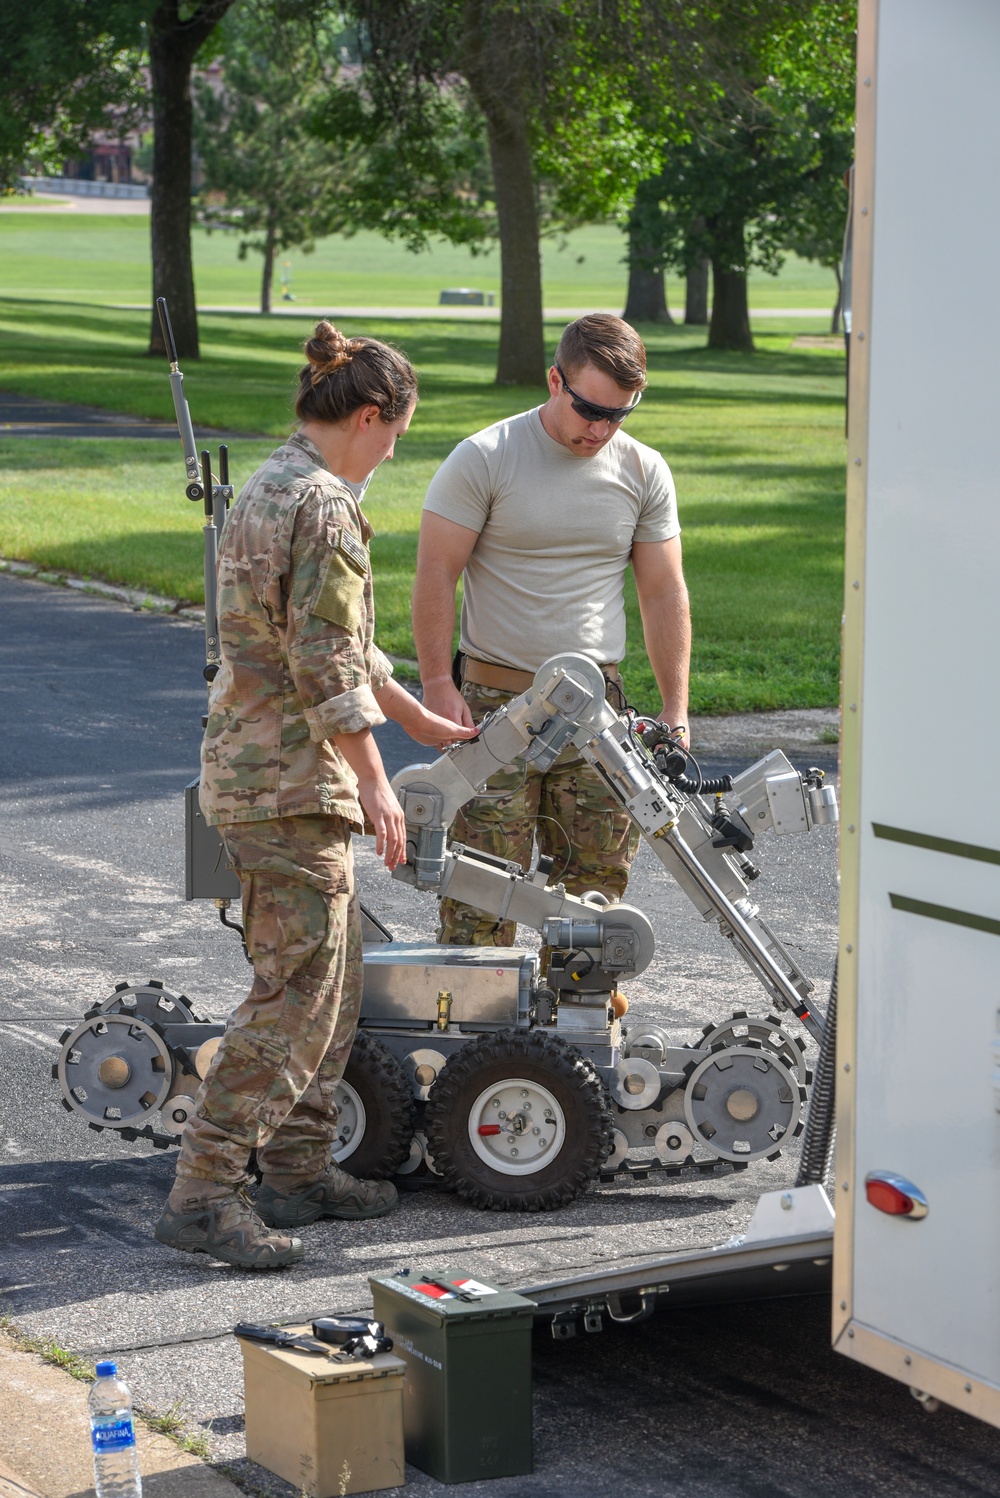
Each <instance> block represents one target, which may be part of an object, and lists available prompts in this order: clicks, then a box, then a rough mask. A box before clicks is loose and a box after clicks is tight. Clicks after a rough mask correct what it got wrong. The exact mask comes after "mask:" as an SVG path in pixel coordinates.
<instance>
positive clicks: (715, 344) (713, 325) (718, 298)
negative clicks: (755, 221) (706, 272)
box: [707, 219, 753, 354]
mask: <svg viewBox="0 0 1000 1498" xmlns="http://www.w3.org/2000/svg"><path fill="white" fill-rule="evenodd" d="M707 228H708V232H709V243H710V244H711V246H712V320H711V322H710V323H709V325H708V346H709V348H716V349H734V350H736V351H737V352H740V353H747V354H752V353H753V338H752V337H751V335H750V309H749V307H748V306H747V257H746V230H745V228H744V225H743V224H742V223H733V222H731V221H727V220H725V219H723V220H718V219H717V220H715V221H714V222H712V221H709V223H708V225H707Z"/></svg>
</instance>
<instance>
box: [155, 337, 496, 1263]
mask: <svg viewBox="0 0 1000 1498" xmlns="http://www.w3.org/2000/svg"><path fill="white" fill-rule="evenodd" d="M305 353H306V358H307V359H308V361H309V362H308V364H307V365H306V366H305V368H304V369H303V370H302V372H301V375H300V380H299V393H298V398H297V400H296V404H295V411H296V415H297V416H298V418H299V420H300V422H301V425H300V427H299V429H298V431H297V432H295V433H294V435H293V436H291V437H290V438H289V439H288V441H287V442H286V443H285V444H284V445H283V446H282V447H279V448H278V450H277V451H276V452H274V453H272V454H271V457H270V458H269V459H268V460H267V462H266V463H264V465H263V466H262V467H261V468H258V470H257V472H256V473H255V474H254V475H253V477H252V478H251V479H250V481H249V483H248V484H247V485H246V487H245V488H244V489H243V491H242V493H241V494H240V496H239V498H238V500H237V501H236V504H235V505H234V506H233V509H232V512H231V513H230V515H229V518H228V520H227V522H226V527H225V530H224V532H223V536H222V543H221V547H220V555H219V595H218V597H219V637H220V643H221V652H222V667H221V669H220V671H219V674H218V676H217V677H216V679H215V681H214V683H213V685H212V691H211V697H210V701H209V717H208V726H207V729H206V731H205V739H204V744H203V747H202V769H201V806H202V810H203V812H204V814H205V817H206V820H207V821H209V822H211V823H214V824H215V825H216V826H218V828H219V831H220V833H221V835H222V839H223V842H224V843H225V845H226V851H227V852H228V854H229V857H230V860H231V862H232V864H233V866H234V868H235V869H236V872H237V873H238V875H239V878H240V884H241V887H242V892H243V919H244V928H245V931H246V942H247V947H248V949H249V951H250V955H251V957H252V958H253V964H254V982H253V987H252V988H251V990H250V993H249V995H248V997H247V998H246V1000H245V1001H244V1002H243V1003H242V1004H241V1005H240V1006H239V1008H237V1009H236V1011H235V1013H234V1014H233V1016H232V1018H231V1020H230V1022H229V1025H228V1027H227V1029H226V1032H225V1034H224V1036H223V1038H222V1043H221V1044H220V1046H219V1049H218V1052H217V1054H216V1056H215V1059H214V1061H213V1063H212V1066H211V1069H210V1070H209V1073H208V1075H207V1076H206V1078H205V1081H204V1082H203V1084H202V1086H201V1089H200V1091H199V1093H198V1098H197V1105H196V1108H195V1112H194V1116H193V1117H192V1119H191V1121H190V1123H189V1124H188V1126H187V1128H186V1130H185V1132H184V1135H183V1137H182V1140H181V1149H180V1158H179V1160H178V1163H177V1176H176V1180H175V1182H174V1186H173V1190H172V1191H171V1193H170V1197H169V1200H168V1202H167V1206H166V1209H165V1210H164V1212H163V1215H162V1216H161V1218H160V1220H159V1222H158V1223H157V1225H156V1237H157V1238H158V1239H159V1241H160V1242H161V1243H167V1244H169V1245H170V1246H171V1247H173V1248H179V1249H183V1250H185V1251H186V1252H189V1253H210V1254H212V1255H213V1256H214V1257H215V1258H218V1259H224V1260H225V1261H226V1262H227V1263H229V1264H236V1265H240V1266H242V1267H245V1268H248V1269H273V1268H278V1267H280V1266H282V1265H284V1264H291V1263H294V1261H295V1260H297V1259H300V1258H301V1257H302V1252H303V1249H302V1243H301V1241H300V1240H299V1239H298V1238H297V1237H294V1236H292V1234H291V1233H290V1232H289V1231H288V1230H289V1229H293V1228H297V1227H301V1226H304V1225H305V1224H307V1223H310V1222H314V1221H315V1220H316V1219H317V1218H319V1217H375V1216H380V1215H381V1214H382V1213H384V1212H389V1211H391V1210H392V1208H393V1207H395V1206H396V1204H397V1196H396V1191H395V1188H394V1187H393V1186H392V1184H391V1183H390V1182H388V1181H360V1180H355V1179H353V1178H352V1177H351V1176H349V1175H347V1174H346V1173H345V1172H344V1171H342V1170H340V1169H339V1168H338V1167H337V1166H336V1165H335V1164H333V1162H332V1160H331V1156H330V1149H331V1145H332V1143H333V1140H334V1137H335V1125H336V1118H337V1111H336V1106H335V1104H334V1101H333V1096H334V1091H335V1089H336V1086H337V1083H338V1082H339V1080H340V1077H341V1075H342V1073H343V1070H344V1066H345V1064H346V1062H347V1058H348V1056H349V1054H350V1050H351V1045H352V1042H353V1039H354V1032H355V1028H356V1026H357V1021H358V1013H359V1009H360V1003H361V986H362V960H361V925H360V914H359V910H358V905H357V899H356V896H355V890H354V874H353V864H352V858H351V833H352V831H358V832H360V831H362V830H363V825H364V824H363V817H362V808H363V809H364V812H366V813H367V816H368V820H369V822H370V824H371V826H372V828H373V829H374V832H375V846H376V851H377V852H378V854H379V856H380V857H381V858H384V860H385V864H386V867H387V868H389V869H393V868H395V866H396V865H397V864H398V863H399V862H400V861H401V860H402V859H403V858H404V856H405V828H404V823H403V814H402V811H401V809H400V806H399V803H398V801H397V800H396V798H395V796H394V795H393V793H392V790H391V788H390V786H389V783H388V780H387V779H386V775H385V770H384V768H383V766H382V761H381V758H380V756H379V752H378V749H377V748H376V745H375V741H374V739H373V737H372V732H371V730H372V727H373V726H374V725H376V724H378V723H383V722H384V721H385V716H386V715H387V716H389V717H391V718H394V719H395V720H396V721H397V722H398V723H400V724H401V725H402V726H403V728H405V729H406V731H407V733H409V734H410V735H411V736H412V737H413V738H415V739H416V740H417V741H418V742H419V743H422V744H440V743H442V742H443V741H453V740H455V739H457V738H468V737H471V736H472V734H473V732H474V730H470V729H461V728H458V727H456V725H455V724H454V723H451V722H449V721H448V720H447V719H444V718H438V717H435V715H434V714H433V713H429V712H427V711H426V710H425V709H424V708H423V707H422V706H421V705H420V703H418V702H417V701H416V699H415V698H413V697H411V696H410V694H409V693H408V692H406V691H404V690H403V688H402V687H400V686H398V685H397V684H396V683H395V682H394V681H392V680H391V673H392V667H391V666H390V665H389V662H388V661H387V660H386V658H385V656H384V655H383V654H382V653H381V651H380V650H378V649H377V647H376V646H375V644H374V643H373V639H372V634H373V627H374V615H373V612H372V579H371V569H370V566H369V557H368V541H369V539H370V537H371V535H372V529H371V527H370V526H369V524H368V522H367V521H366V520H365V518H364V516H363V515H362V513H361V510H360V508H359V505H358V502H357V500H356V499H355V497H354V495H353V494H352V492H351V490H350V489H349V488H348V487H347V483H345V482H344V481H345V480H347V481H348V482H350V483H360V482H362V481H363V480H365V479H366V478H367V477H368V475H369V474H370V473H371V472H372V471H373V469H375V468H376V467H377V466H378V464H379V463H381V462H382V461H383V459H386V458H391V457H392V454H393V448H394V446H395V443H396V440H397V438H399V437H401V436H402V435H403V433H404V432H405V431H406V429H407V427H408V426H409V424H410V418H411V416H412V415H413V409H414V406H415V404H416V398H417V381H416V376H415V375H414V372H413V369H412V368H411V366H410V364H409V362H408V361H407V360H406V359H405V358H404V356H403V355H402V354H401V353H399V352H398V351H397V350H396V349H393V348H390V347H388V346H387V345H386V344H384V343H379V342H378V340H377V339H374V338H345V337H344V336H343V334H341V333H339V332H338V331H337V330H336V329H335V328H334V327H332V326H331V324H330V323H328V322H321V323H318V324H317V326H316V331H315V335H314V336H313V337H312V338H311V339H309V341H308V342H307V343H306V345H305ZM254 1149H255V1150H256V1151H257V1162H258V1165H259V1167H260V1169H261V1171H262V1172H263V1181H262V1184H261V1189H260V1191H259V1193H258V1196H257V1202H256V1210H254V1206H253V1204H252V1203H251V1201H250V1198H249V1196H248V1195H247V1193H246V1190H245V1189H244V1188H245V1183H246V1168H247V1164H248V1160H249V1155H250V1151H251V1150H254Z"/></svg>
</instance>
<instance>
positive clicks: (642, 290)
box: [622, 231, 673, 323]
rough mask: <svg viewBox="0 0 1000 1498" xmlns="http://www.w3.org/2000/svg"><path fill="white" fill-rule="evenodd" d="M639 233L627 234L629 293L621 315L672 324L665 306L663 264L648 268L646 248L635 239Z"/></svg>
mask: <svg viewBox="0 0 1000 1498" xmlns="http://www.w3.org/2000/svg"><path fill="white" fill-rule="evenodd" d="M638 238H639V237H638V235H637V234H636V233H635V232H634V231H633V232H631V233H630V234H629V247H628V294H627V296H626V298H625V311H624V312H623V313H622V317H623V318H624V319H625V321H626V322H630V323H637V322H661V323H668V322H669V323H672V322H673V318H672V317H671V316H670V308H669V307H668V306H667V283H666V276H665V274H664V271H663V269H662V267H661V268H660V269H659V270H650V269H649V268H648V267H649V264H650V259H651V257H650V253H649V250H648V248H646V247H645V246H643V245H641V244H640V243H639V242H638Z"/></svg>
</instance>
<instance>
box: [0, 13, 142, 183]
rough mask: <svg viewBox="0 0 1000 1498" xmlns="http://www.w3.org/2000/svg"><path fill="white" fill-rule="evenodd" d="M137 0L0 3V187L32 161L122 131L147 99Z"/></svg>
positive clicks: (46, 163) (46, 160) (57, 158)
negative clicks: (0, 81)
mask: <svg viewBox="0 0 1000 1498" xmlns="http://www.w3.org/2000/svg"><path fill="white" fill-rule="evenodd" d="M147 8H148V7H146V6H145V5H144V4H143V3H142V0H101V3H100V4H81V3H80V0H36V3H33V4H31V5H17V4H10V5H5V6H3V7H0V57H2V58H3V88H2V91H0V189H9V188H11V187H15V186H16V185H17V182H18V179H19V178H20V176H21V174H22V172H23V171H24V168H25V165H26V163H27V162H28V161H29V160H34V161H36V162H37V163H38V164H39V165H40V166H42V167H52V166H56V167H58V166H59V165H60V163H61V162H62V160H63V159H64V158H65V157H67V156H70V157H72V156H76V155H79V153H80V152H81V151H82V150H84V149H85V147H86V145H87V142H88V139H89V137H90V136H91V135H92V134H93V133H94V132H95V131H99V130H109V131H113V130H117V129H127V128H128V127H129V125H130V123H131V122H132V120H133V118H134V117H135V116H136V115H137V113H138V112H139V111H140V110H141V108H142V106H143V103H144V100H145V92H146V90H145V82H144V79H143V76H142V55H143V48H144V42H145V38H144V28H143V21H144V19H145V15H146V10H147Z"/></svg>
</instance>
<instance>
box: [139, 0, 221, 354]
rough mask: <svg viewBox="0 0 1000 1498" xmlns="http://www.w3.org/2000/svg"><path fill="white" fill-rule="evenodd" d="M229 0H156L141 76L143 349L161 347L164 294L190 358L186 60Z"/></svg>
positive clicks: (193, 323)
mask: <svg viewBox="0 0 1000 1498" xmlns="http://www.w3.org/2000/svg"><path fill="white" fill-rule="evenodd" d="M232 3H233V0H201V4H199V5H198V7H197V9H196V10H195V11H194V13H193V15H191V16H189V17H188V18H187V19H186V20H182V19H181V16H180V8H179V0H160V3H159V4H158V5H157V7H156V9H155V10H154V12H153V14H152V17H151V19H150V22H149V75H150V86H151V93H152V99H153V185H152V188H151V190H150V205H149V229H150V240H151V248H152V262H153V309H152V314H153V315H152V321H151V324H150V338H149V353H150V354H158V355H160V356H162V355H164V354H165V353H166V349H165V348H164V346H163V337H162V335H161V333H160V324H159V319H158V318H157V316H156V298H157V297H160V296H162V297H166V299H167V306H168V308H169V310H170V321H171V324H172V326H173V330H174V340H175V342H176V344H177V353H178V356H179V357H180V358H181V359H197V357H198V313H197V310H196V307H195V299H194V269H193V266H192V263H191V143H192V111H191V65H192V63H193V62H194V58H195V53H196V52H197V51H198V48H199V47H200V46H201V45H202V43H203V42H204V41H206V40H207V38H208V37H209V35H210V34H211V32H212V30H213V28H214V27H215V26H216V25H217V23H218V22H219V21H221V19H222V17H223V16H224V15H225V13H226V11H227V10H228V9H229V6H230V5H231V4H232Z"/></svg>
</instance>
